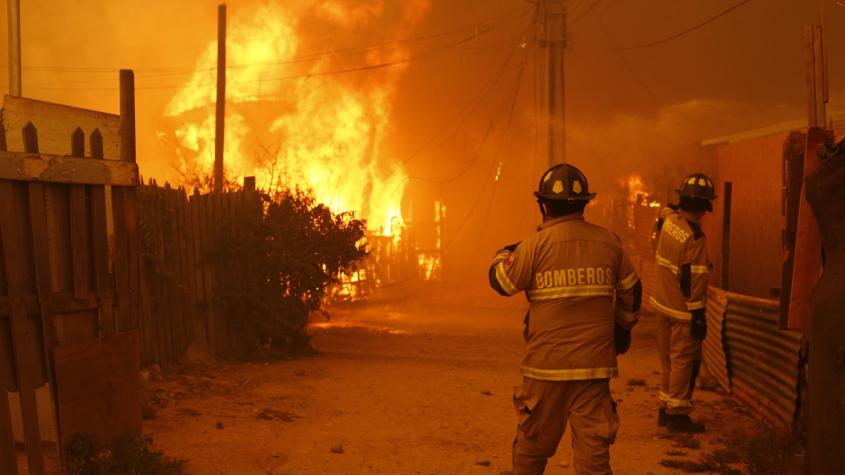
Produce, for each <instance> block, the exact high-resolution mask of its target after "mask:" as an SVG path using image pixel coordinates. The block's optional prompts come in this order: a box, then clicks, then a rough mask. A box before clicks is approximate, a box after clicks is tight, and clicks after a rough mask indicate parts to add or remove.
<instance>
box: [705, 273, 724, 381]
mask: <svg viewBox="0 0 845 475" xmlns="http://www.w3.org/2000/svg"><path fill="white" fill-rule="evenodd" d="M726 309H727V295H726V293H725V291H723V290H721V289H717V288H715V287H710V289H708V292H707V338H706V339H705V340H704V344H703V345H702V357H703V362H704V368H705V369H706V370H707V372H708V373H710V375H712V376H713V377H714V378H715V379H716V381H718V382H719V385H720V386H721V387H722V389H724V390H725V391H726V392H730V391H731V375H730V368H729V367H728V358H727V355H726V354H725V311H726Z"/></svg>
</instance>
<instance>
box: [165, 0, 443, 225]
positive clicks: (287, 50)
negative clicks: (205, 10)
mask: <svg viewBox="0 0 845 475" xmlns="http://www.w3.org/2000/svg"><path fill="white" fill-rule="evenodd" d="M301 3H302V2H298V3H297V2H286V3H285V5H284V6H282V5H280V4H274V3H270V4H263V5H260V6H254V7H250V8H248V9H244V10H238V11H235V12H234V15H232V18H231V20H230V21H229V22H228V23H229V25H228V33H227V40H226V41H227V60H228V64H229V68H228V70H227V86H226V87H227V91H226V92H227V97H226V133H225V167H226V174H227V177H228V178H229V179H232V180H238V179H240V178H241V177H243V176H249V175H253V176H256V177H257V180H258V183H259V186H262V187H265V188H271V189H277V188H278V187H289V188H293V187H295V186H298V187H300V188H305V189H310V190H311V191H312V192H313V194H314V196H315V197H316V199H317V200H319V201H320V202H321V203H324V204H326V205H328V206H330V207H331V208H332V209H333V210H335V211H354V212H355V213H356V215H357V216H359V217H362V218H365V219H367V220H368V222H369V227H370V229H371V230H374V231H377V232H379V233H381V234H385V235H391V234H393V233H395V232H396V228H397V226H401V224H402V214H401V203H402V197H403V194H404V191H405V187H406V184H407V181H408V178H407V175H406V174H405V172H404V171H403V170H402V168H401V166H399V165H397V164H395V162H393V161H391V160H388V159H387V157H384V156H383V151H382V148H383V147H382V144H383V141H384V138H385V134H386V133H387V132H388V127H389V124H390V112H391V101H392V99H393V96H394V94H395V89H396V88H395V85H396V82H397V81H398V79H399V77H400V75H401V74H402V72H403V70H404V66H402V65H401V64H400V65H398V66H394V67H391V68H383V69H378V70H371V71H367V72H366V73H349V74H328V73H330V72H331V71H333V70H335V69H337V67H338V64H340V65H341V66H346V65H348V64H352V62H353V61H357V66H361V63H363V65H364V66H367V65H374V64H382V63H384V62H387V61H393V62H399V63H401V62H402V61H403V60H405V59H407V58H408V55H409V52H408V51H407V50H406V49H405V47H404V46H402V44H401V43H399V42H397V43H396V44H387V45H385V46H384V47H380V48H364V49H362V51H363V54H362V55H361V56H356V57H354V58H350V56H349V55H343V54H323V55H320V54H314V55H303V54H302V52H301V49H302V48H303V46H302V44H303V39H302V38H301V35H299V34H298V32H297V27H298V25H299V24H300V23H302V22H303V21H304V20H306V19H308V20H309V21H311V22H313V21H319V22H322V24H324V25H326V24H327V27H326V28H327V29H341V30H342V29H352V28H357V29H360V28H366V27H367V26H368V25H369V23H370V22H372V21H373V20H374V19H375V18H376V17H377V16H378V15H380V14H382V13H383V11H384V2H378V1H375V2H371V3H370V4H368V5H367V6H366V7H350V6H348V5H346V4H345V3H344V2H340V1H336V0H325V1H323V2H319V3H318V4H317V9H316V10H315V9H314V8H313V6H314V5H315V4H314V3H309V5H310V6H311V7H312V8H306V7H305V6H303V5H302V4H301ZM403 8H404V14H403V17H402V21H401V24H400V25H399V28H398V31H400V32H403V33H405V34H406V32H407V31H408V28H411V27H413V26H414V24H416V22H418V21H419V20H420V19H421V17H422V15H424V13H425V12H426V11H427V9H428V0H417V1H411V2H407V4H406V5H405V6H404V7H403ZM306 17H307V18H306ZM315 18H316V20H315ZM297 55H299V56H297ZM216 61H217V43H216V41H214V42H212V43H211V44H209V45H208V47H207V48H206V50H205V51H204V52H203V54H202V55H201V57H200V58H199V59H198V61H197V66H196V69H195V71H194V73H193V74H192V76H191V77H190V79H189V80H188V81H187V82H186V84H185V86H184V87H183V88H182V89H180V90H179V91H178V92H177V93H176V94H175V95H174V97H173V98H172V100H171V101H170V103H169V104H168V106H167V108H166V110H165V116H166V117H168V118H170V121H171V122H172V123H173V125H172V130H170V131H165V132H164V133H165V135H166V134H168V133H169V134H170V136H171V137H173V138H174V139H175V141H176V142H177V144H178V147H177V148H178V152H177V153H178V163H177V167H178V168H179V169H180V171H182V172H183V173H184V174H186V175H189V176H190V175H207V174H210V172H211V170H212V167H213V162H214V104H215V88H214V84H215V82H216ZM355 74H358V75H359V76H355ZM364 74H366V78H364V79H361V78H360V75H364Z"/></svg>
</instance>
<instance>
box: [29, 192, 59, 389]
mask: <svg viewBox="0 0 845 475" xmlns="http://www.w3.org/2000/svg"><path fill="white" fill-rule="evenodd" d="M27 189H28V192H29V217H30V222H29V224H30V226H31V228H30V229H31V233H32V251H33V252H32V254H33V262H34V266H35V290H36V295H37V299H38V312H37V313H38V314H40V315H41V332H42V338H43V340H44V361H45V363H46V364H47V373H48V375H50V379H52V375H53V367H52V359H53V357H52V348H53V344H54V342H55V339H56V329H55V323H54V321H53V314H52V312H51V309H50V298H51V294H52V291H51V289H50V262H49V259H48V256H49V248H48V245H47V219H46V218H47V214H46V208H45V204H44V203H45V196H44V193H45V190H44V186H43V185H42V184H40V183H30V184H28V185H27ZM53 389H55V388H53ZM54 400H55V399H54Z"/></svg>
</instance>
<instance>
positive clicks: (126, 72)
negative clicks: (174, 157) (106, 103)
mask: <svg viewBox="0 0 845 475" xmlns="http://www.w3.org/2000/svg"><path fill="white" fill-rule="evenodd" d="M118 125H119V128H120V159H121V160H123V161H124V162H127V163H135V162H136V160H135V73H134V72H132V70H131V69H121V70H120V121H119V124H118Z"/></svg>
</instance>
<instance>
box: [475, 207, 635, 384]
mask: <svg viewBox="0 0 845 475" xmlns="http://www.w3.org/2000/svg"><path fill="white" fill-rule="evenodd" d="M489 277H490V284H491V285H492V286H493V288H494V289H496V290H497V291H498V292H499V293H500V294H502V295H507V296H511V295H515V294H518V293H520V292H525V293H526V295H527V297H528V300H529V303H530V308H529V315H530V319H529V325H528V338H527V343H526V346H525V354H524V357H523V360H522V373H523V375H525V376H526V377H529V378H534V379H541V380H548V381H570V380H585V379H601V378H610V377H615V376H617V374H618V370H617V366H616V349H615V345H614V331H613V329H614V323H616V324H617V325H619V326H621V327H623V328H626V329H630V328H631V327H633V326H634V325H635V324H636V323H637V319H638V318H639V310H640V303H641V302H640V299H641V297H642V286H641V284H640V280H639V278H638V277H637V274H636V272H634V267H633V265H631V261H630V260H629V259H628V256H627V255H626V254H625V252H624V250H623V249H622V244H621V243H620V241H619V238H617V237H616V236H615V235H614V234H613V233H611V232H610V231H608V230H606V229H604V228H602V227H600V226H596V225H594V224H590V223H587V222H586V221H584V218H583V217H582V216H580V215H569V216H565V217H562V218H557V219H553V220H550V221H547V222H545V223H543V224H542V225H540V228H539V230H538V232H537V233H536V234H534V235H532V236H530V237H528V238H527V239H525V240H524V241H522V242H521V243H519V245H517V246H516V248H515V249H514V250H513V251H510V250H508V249H502V250H500V251H498V252H497V253H496V256H495V258H494V259H493V264H492V266H491V267H490V273H489Z"/></svg>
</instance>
